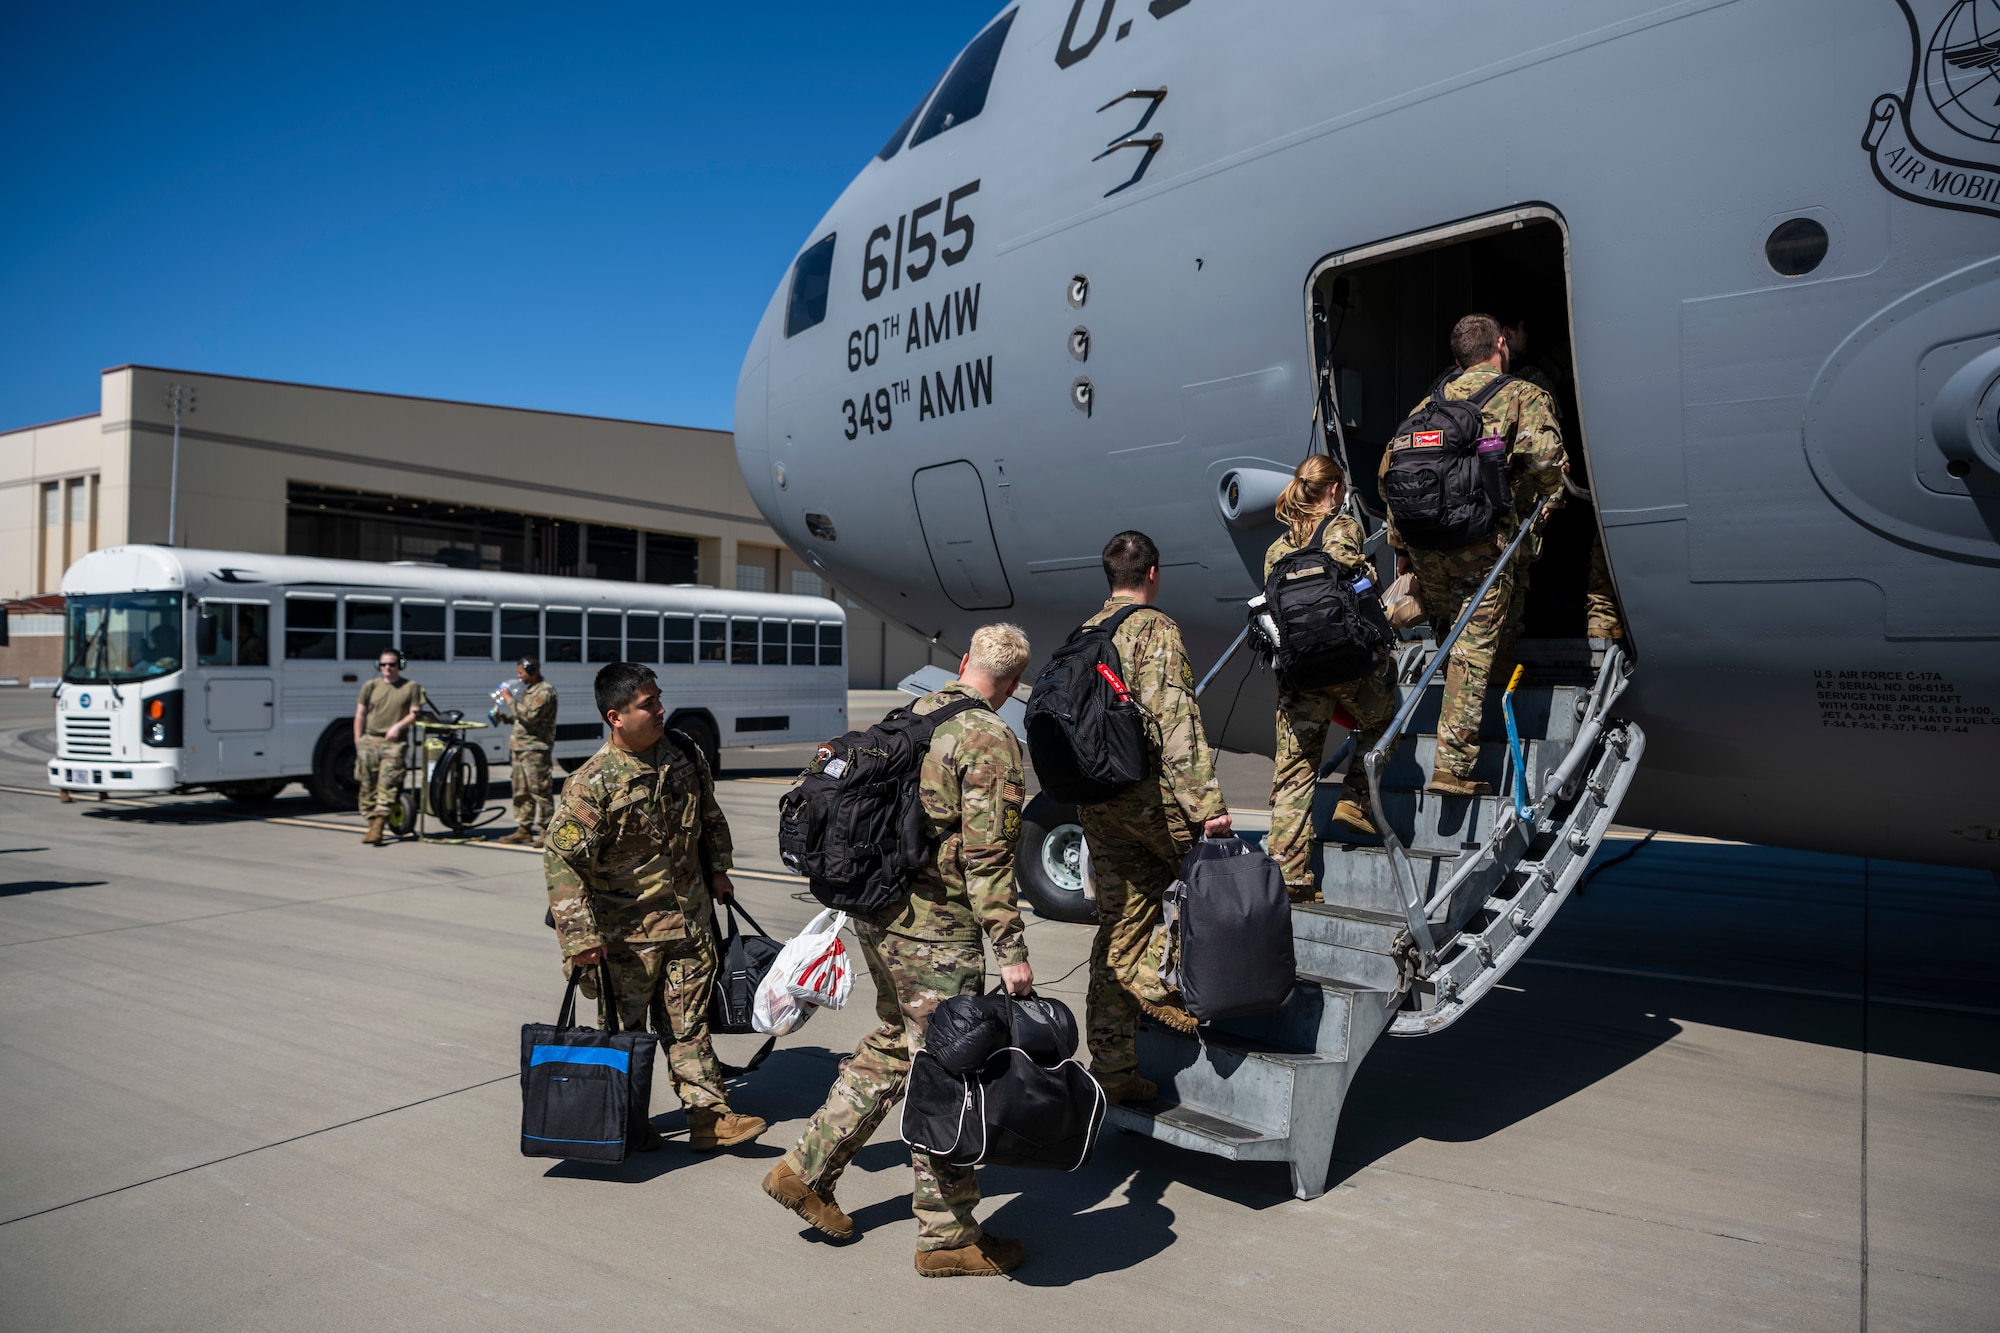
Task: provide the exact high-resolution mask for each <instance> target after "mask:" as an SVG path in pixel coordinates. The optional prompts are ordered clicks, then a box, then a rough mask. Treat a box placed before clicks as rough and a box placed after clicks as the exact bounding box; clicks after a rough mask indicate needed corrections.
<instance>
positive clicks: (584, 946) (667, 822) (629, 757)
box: [542, 736, 735, 1112]
mask: <svg viewBox="0 0 2000 1333" xmlns="http://www.w3.org/2000/svg"><path fill="white" fill-rule="evenodd" d="M731 850H732V849H731V843H730V838H729V824H728V822H727V821H726V820H725V819H724V818H723V817H722V808H721V807H720V806H718V805H717V804H716V803H715V784H714V782H713V781H712V780H711V779H710V777H709V773H708V763H707V761H706V760H704V759H703V758H702V757H701V755H700V753H699V751H696V750H692V749H683V748H682V747H681V746H680V745H678V744H676V743H675V741H674V739H673V737H672V736H663V737H661V739H660V740H659V742H658V743H657V744H655V745H654V746H653V747H652V748H651V749H649V750H647V751H646V752H645V753H644V754H630V753H627V752H626V751H624V750H621V749H619V748H617V747H616V746H615V745H613V744H612V743H611V742H609V741H606V742H605V744H604V747H603V748H602V749H600V750H599V751H598V752H597V753H596V754H594V755H592V756H591V757H590V759H589V760H588V761H586V762H585V764H584V765H583V767H582V768H580V769H578V770H577V771H576V773H575V774H574V775H573V776H572V777H571V778H570V780H569V781H568V782H567V783H566V784H564V786H563V794H562V800H561V801H560V802H558V803H557V806H556V813H555V820H554V822H553V823H552V824H551V825H550V826H549V835H548V840H547V843H546V845H545V846H544V848H543V851H542V871H543V874H544V876H545V877H546V878H547V880H548V886H549V909H550V914H551V916H553V917H554V919H555V925H556V938H557V940H558V941H559V942H560V944H561V946H562V955H563V958H564V960H565V962H567V960H568V959H570V958H572V957H574V956H575V955H577V954H579V953H583V952H584V951H586V950H589V949H594V948H596V947H598V946H599V945H603V946H605V949H606V960H605V961H606V963H607V964H608V965H609V967H610V969H611V981H612V986H613V988H614V991H615V995H614V996H612V997H605V996H599V997H597V998H598V1012H599V1015H600V1019H601V1018H602V1017H603V1016H604V1013H605V1006H606V1004H607V1003H608V1002H609V1000H611V999H615V1000H616V1002H617V1005H618V1021H619V1024H620V1026H621V1027H624V1028H626V1029H627V1030H633V1031H636V1030H639V1029H641V1028H643V1027H645V1026H646V1025H647V1023H648V1022H649V1021H650V1023H651V1026H652V1030H653V1032H654V1033H655V1034H656V1035H657V1036H658V1037H659V1038H660V1044H661V1045H662V1046H663V1047H665V1048H666V1055H667V1077H668V1078H669V1079H670V1080H672V1082H673V1085H674V1095H675V1096H677V1097H679V1098H680V1099H681V1105H682V1106H683V1107H685V1108H687V1109H688V1110H691V1111H692V1110H697V1109H712V1110H715V1111H718V1112H726V1111H727V1110H728V1103H727V1099H726V1098H725V1097H724V1095H723V1091H722V1068H721V1066H720V1065H719V1064H718V1063H717V1062H716V1058H715V1048H714V1046H713V1045H712V1044H711V1043H710V1041H709V1033H708V1003H709V992H710V989H711V988H712V985H713V982H714V978H715V969H716V958H715V940H714V935H713V931H712V927H713V924H714V920H715V909H714V907H713V905H712V904H711V903H710V901H709V891H708V876H709V875H711V874H713V873H715V872H717V871H722V870H728V869H729V868H730V867H731V866H732V865H733V864H735V863H734V861H733V859H732V857H731ZM586 987H587V989H589V988H591V987H590V986H589V982H588V978H586Z"/></svg>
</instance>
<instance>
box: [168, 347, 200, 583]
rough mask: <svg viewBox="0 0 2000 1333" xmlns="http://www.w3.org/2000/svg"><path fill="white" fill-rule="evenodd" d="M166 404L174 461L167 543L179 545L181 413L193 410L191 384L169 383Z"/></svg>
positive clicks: (171, 477) (190, 412) (170, 487)
mask: <svg viewBox="0 0 2000 1333" xmlns="http://www.w3.org/2000/svg"><path fill="white" fill-rule="evenodd" d="M167 406H168V407H171V408H172V409H173V410H174V461H173V467H172V471H171V472H170V473H169V474H168V478H167V545H169V546H178V545H180V541H179V536H180V518H181V414H182V413H183V412H185V413H188V414H190V415H192V414H193V412H194V389H193V387H192V386H191V385H186V384H170V385H168V386H167Z"/></svg>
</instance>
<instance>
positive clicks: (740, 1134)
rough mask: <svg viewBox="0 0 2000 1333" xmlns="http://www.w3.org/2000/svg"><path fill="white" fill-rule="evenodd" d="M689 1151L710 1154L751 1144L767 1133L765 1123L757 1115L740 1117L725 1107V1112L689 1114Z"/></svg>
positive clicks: (706, 1110) (710, 1110)
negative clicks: (714, 1151)
mask: <svg viewBox="0 0 2000 1333" xmlns="http://www.w3.org/2000/svg"><path fill="white" fill-rule="evenodd" d="M687 1117H688V1147H690V1148H693V1149H694V1150H695V1151H696V1152H709V1151H712V1150H714V1149H716V1148H733V1147H735V1146H736V1145H737V1144H739V1143H748V1142H749V1141H750V1140H752V1139H754V1138H756V1137H757V1136H758V1135H759V1134H762V1133H763V1132H764V1128H765V1126H764V1122H763V1121H762V1120H759V1119H758V1118H757V1117H756V1116H754V1115H738V1114H737V1113H736V1112H734V1111H732V1110H730V1109H729V1108H728V1107H724V1108H722V1109H721V1110H715V1109H713V1108H703V1107H697V1108H695V1109H694V1110H692V1111H689V1112H688V1113H687Z"/></svg>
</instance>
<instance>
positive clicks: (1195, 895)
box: [1160, 835, 1298, 1023]
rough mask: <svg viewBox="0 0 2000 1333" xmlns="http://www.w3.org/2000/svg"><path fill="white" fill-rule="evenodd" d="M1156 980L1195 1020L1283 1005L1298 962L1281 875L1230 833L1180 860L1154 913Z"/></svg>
mask: <svg viewBox="0 0 2000 1333" xmlns="http://www.w3.org/2000/svg"><path fill="white" fill-rule="evenodd" d="M1161 921H1162V923H1163V924H1164V926H1165V927H1166V932H1167V957H1166V960H1165V962H1164V963H1163V965H1162V966H1161V968H1160V976H1161V980H1163V981H1165V982H1166V983H1167V984H1168V985H1169V986H1177V987H1179V988H1180V992H1181V1003H1182V1004H1184V1005H1186V1006H1187V1011H1188V1012H1189V1013H1190V1014H1193V1015H1194V1016H1195V1018H1197V1019H1199V1020H1200V1021H1201V1022H1204V1023H1207V1022H1212V1021H1213V1020H1215V1019H1218V1018H1239V1017H1242V1016H1243V1015H1245V1014H1261V1013H1268V1012H1269V1011H1270V1010H1273V1009H1276V1008H1277V1007H1278V1006H1280V1005H1282V1004H1283V1003H1284V1002H1285V996H1286V995H1287V994H1289V993H1290V992H1291V989H1292V982H1293V981H1294V980H1295V979H1296V977H1297V974H1298V964H1297V961H1296V960H1295V958H1294V957H1293V954H1292V904H1291V900H1290V899H1289V898H1288V897H1287V896H1286V894H1285V872H1284V871H1283V870H1282V869H1280V868H1279V866H1278V863H1277V862H1276V861H1274V860H1272V859H1271V858H1270V856H1269V855H1267V854H1266V853H1264V852H1263V851H1261V850H1260V849H1258V848H1256V847H1253V846H1251V845H1250V844H1249V843H1247V842H1245V841H1243V839H1241V838H1238V837H1235V836H1234V835H1231V836H1229V837H1226V838H1203V839H1201V840H1200V841H1199V842H1197V843H1195V845H1194V847H1193V848H1192V849H1191V850H1190V851H1189V852H1188V854H1187V855H1186V856H1185V857H1183V858H1182V859H1181V874H1180V878H1179V879H1177V880H1175V881H1174V882H1173V883H1172V884H1171V885H1169V886H1168V887H1167V893H1166V900H1165V902H1164V903H1163V905H1162V908H1161Z"/></svg>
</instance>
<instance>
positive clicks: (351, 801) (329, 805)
mask: <svg viewBox="0 0 2000 1333" xmlns="http://www.w3.org/2000/svg"><path fill="white" fill-rule="evenodd" d="M306 790H307V791H309V792H311V793H312V798H313V799H314V800H315V801H318V802H319V803H320V805H322V806H323V807H325V808H326V809H328V810H353V809H355V808H357V807H358V806H359V804H360V802H361V783H360V782H359V781H358V780H357V779H356V778H355V776H354V723H353V722H352V721H351V720H349V719H347V718H342V719H340V720H339V721H337V722H329V723H328V724H327V727H326V730H325V731H323V732H321V733H320V737H319V743H318V744H317V745H315V746H313V767H312V773H311V774H310V775H309V776H308V777H307V778H306Z"/></svg>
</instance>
